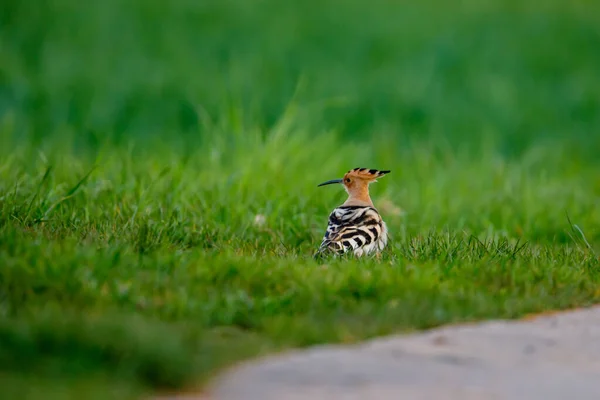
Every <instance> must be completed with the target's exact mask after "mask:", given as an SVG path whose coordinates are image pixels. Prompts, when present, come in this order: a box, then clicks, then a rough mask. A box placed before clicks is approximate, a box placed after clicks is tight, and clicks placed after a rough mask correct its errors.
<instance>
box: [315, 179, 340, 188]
mask: <svg viewBox="0 0 600 400" xmlns="http://www.w3.org/2000/svg"><path fill="white" fill-rule="evenodd" d="M332 183H342V179H332V180H330V181H327V182H323V183H321V184H319V185H317V187H318V186H325V185H331V184H332Z"/></svg>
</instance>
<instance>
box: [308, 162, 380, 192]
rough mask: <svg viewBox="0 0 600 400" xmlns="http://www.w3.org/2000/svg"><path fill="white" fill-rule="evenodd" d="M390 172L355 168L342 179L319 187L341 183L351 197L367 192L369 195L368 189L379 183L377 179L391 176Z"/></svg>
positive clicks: (333, 180) (324, 183)
mask: <svg viewBox="0 0 600 400" xmlns="http://www.w3.org/2000/svg"><path fill="white" fill-rule="evenodd" d="M389 173H390V171H389V170H387V171H380V170H377V169H369V168H354V169H351V170H350V171H348V172H346V174H344V177H343V178H342V179H332V180H330V181H327V182H323V183H321V184H319V185H318V186H325V185H331V184H332V183H341V184H343V185H344V188H345V189H346V191H347V192H348V194H349V195H350V196H352V195H360V194H362V193H364V192H365V191H366V194H367V195H368V187H369V184H370V183H372V182H377V178H379V177H382V176H384V175H385V174H389Z"/></svg>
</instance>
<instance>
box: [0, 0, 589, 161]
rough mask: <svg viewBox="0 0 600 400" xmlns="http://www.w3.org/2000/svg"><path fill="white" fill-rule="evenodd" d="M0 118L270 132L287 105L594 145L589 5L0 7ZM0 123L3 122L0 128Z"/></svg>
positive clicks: (442, 133)
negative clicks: (218, 126) (224, 126)
mask: <svg viewBox="0 0 600 400" xmlns="http://www.w3.org/2000/svg"><path fill="white" fill-rule="evenodd" d="M1 7H2V9H1V10H0V26H1V31H0V35H1V42H0V60H1V64H0V68H1V69H0V116H1V117H2V118H3V120H4V121H6V119H7V118H12V119H14V121H15V122H14V123H15V126H14V128H13V129H14V135H16V136H19V137H23V136H25V137H28V138H34V139H44V138H47V137H49V136H52V135H56V134H59V135H60V133H61V132H64V131H65V130H72V131H75V132H77V133H76V135H75V136H76V140H77V142H78V143H80V142H81V144H82V145H89V146H93V145H94V143H95V142H96V141H98V140H103V139H105V138H111V139H113V140H115V141H122V140H124V139H125V138H129V137H132V136H133V137H141V138H147V137H149V136H159V137H160V138H161V139H163V140H164V139H166V138H169V137H173V136H178V137H186V138H194V137H197V136H202V135H209V134H210V133H211V132H210V131H209V130H208V128H207V126H208V124H223V123H224V124H227V125H228V128H229V129H231V130H243V129H245V128H248V127H260V128H262V129H268V128H269V127H271V126H272V125H273V124H274V123H275V122H276V121H277V120H278V119H279V118H280V116H281V115H282V113H283V112H284V110H285V108H286V107H287V106H288V105H289V104H290V102H291V101H292V99H295V100H296V101H297V102H298V103H299V104H301V105H303V106H306V107H310V109H311V111H310V112H309V113H308V115H307V116H306V121H303V123H307V124H308V123H310V125H307V126H308V127H309V128H310V129H311V130H312V131H313V132H314V134H315V135H318V134H320V133H322V132H323V131H326V130H330V129H333V130H335V131H336V132H338V133H339V135H340V137H342V138H343V139H344V140H353V141H366V142H368V143H371V144H372V145H376V143H373V142H372V140H373V134H374V132H382V133H384V134H386V135H395V136H399V137H402V138H414V139H424V138H426V137H432V136H436V137H443V138H445V139H446V140H447V141H448V142H449V143H450V145H451V146H461V145H464V144H473V143H478V142H479V141H480V140H481V138H482V136H494V137H496V141H497V142H498V146H499V148H500V149H501V151H502V152H503V153H504V154H507V155H514V154H521V152H523V151H524V150H525V149H527V148H528V147H530V146H531V144H532V143H533V142H537V141H546V140H552V139H558V140H560V141H561V145H563V146H564V145H566V146H574V147H576V149H577V155H578V156H582V157H586V156H587V157H589V158H594V159H597V157H595V151H596V150H597V149H598V145H599V139H598V137H599V135H598V126H599V118H600V117H599V113H598V108H599V104H598V89H599V88H600V74H598V66H599V65H600V52H598V47H599V44H600V42H599V41H600V38H599V28H598V26H599V24H598V20H599V18H600V17H598V14H599V13H600V7H599V6H598V4H597V3H596V2H593V1H583V0H577V1H572V2H564V1H557V0H551V1H545V2H543V3H540V2H533V1H524V2H523V1H489V0H488V1H462V2H441V1H438V0H433V1H432V0H425V1H423V2H420V3H419V4H418V5H417V4H413V3H411V2H406V1H389V0H374V1H369V2H366V1H358V0H351V1H347V0H344V1H342V0H331V1H327V2H320V1H312V0H308V1H303V2H289V1H283V2H281V1H268V0H262V1H250V2H249V1H242V0H238V1H236V0H225V1H174V2H169V3H167V2H159V1H152V0H150V1H145V0H144V1H142V0H125V1H114V0H107V1H103V2H97V3H96V4H92V3H89V4H88V3H85V4H84V3H81V2H77V1H70V0H56V1H40V2H36V3H35V6H34V5H32V4H31V3H24V2H16V1H13V2H3V4H2V6H1ZM5 123H6V122H5Z"/></svg>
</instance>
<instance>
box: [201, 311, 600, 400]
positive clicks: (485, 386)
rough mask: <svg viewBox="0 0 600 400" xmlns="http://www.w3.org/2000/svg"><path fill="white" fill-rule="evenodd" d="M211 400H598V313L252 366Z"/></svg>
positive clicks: (435, 333) (307, 353) (439, 332)
mask: <svg viewBox="0 0 600 400" xmlns="http://www.w3.org/2000/svg"><path fill="white" fill-rule="evenodd" d="M207 392H208V397H209V398H210V399H211V400H300V399H302V400H305V399H309V398H312V399H315V400H337V399H339V400H351V399H352V400H354V399H357V400H358V399H361V400H392V399H393V400H397V399H410V400H413V399H414V400H417V399H418V400H429V399H442V400H471V399H486V400H488V399H489V400H491V399H493V400H508V399H510V400H516V399H519V400H520V399H523V400H565V399H568V400H588V399H589V400H598V399H600V307H593V308H589V309H584V310H575V311H570V312H565V313H557V314H550V315H543V316H538V317H536V318H526V319H524V320H519V321H493V322H484V323H482V324H473V325H467V326H449V327H443V328H439V329H435V330H431V331H427V332H423V333H417V334H411V335H406V336H393V337H386V338H379V339H375V340H372V341H369V342H365V343H362V344H360V345H357V346H353V347H348V346H322V347H315V348H311V349H308V350H304V351H298V352H292V353H286V354H280V355H276V356H273V357H269V358H266V359H262V360H254V361H251V362H248V363H245V364H242V365H240V366H237V367H235V368H232V369H231V370H229V371H227V372H226V373H225V374H223V375H221V376H220V378H219V379H217V380H215V381H214V382H213V384H212V385H211V386H210V387H209V388H208V390H207Z"/></svg>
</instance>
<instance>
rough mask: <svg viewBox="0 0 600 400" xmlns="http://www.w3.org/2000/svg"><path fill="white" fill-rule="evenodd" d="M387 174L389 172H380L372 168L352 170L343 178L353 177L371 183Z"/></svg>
mask: <svg viewBox="0 0 600 400" xmlns="http://www.w3.org/2000/svg"><path fill="white" fill-rule="evenodd" d="M389 173H390V171H389V170H386V171H381V170H378V169H373V168H354V169H351V170H350V171H348V172H346V175H345V177H354V178H359V179H365V180H368V181H371V180H375V179H377V178H379V177H382V176H383V175H385V174H389Z"/></svg>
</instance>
